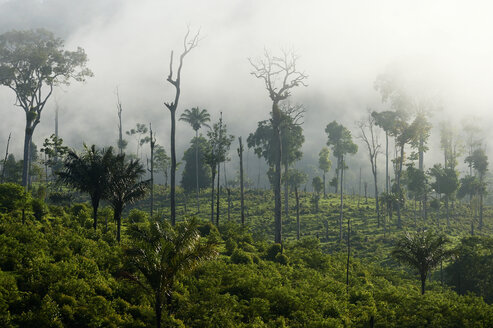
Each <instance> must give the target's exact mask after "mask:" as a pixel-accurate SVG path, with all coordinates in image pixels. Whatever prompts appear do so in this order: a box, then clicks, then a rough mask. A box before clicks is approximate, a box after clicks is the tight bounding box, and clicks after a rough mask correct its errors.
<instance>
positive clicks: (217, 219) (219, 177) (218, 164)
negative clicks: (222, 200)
mask: <svg viewBox="0 0 493 328" xmlns="http://www.w3.org/2000/svg"><path fill="white" fill-rule="evenodd" d="M220 170H221V163H217V190H216V194H217V197H216V226H218V227H219V215H220V213H219V211H220V208H219V197H220V195H219V193H220V192H221V185H220V184H219V180H221V172H220Z"/></svg>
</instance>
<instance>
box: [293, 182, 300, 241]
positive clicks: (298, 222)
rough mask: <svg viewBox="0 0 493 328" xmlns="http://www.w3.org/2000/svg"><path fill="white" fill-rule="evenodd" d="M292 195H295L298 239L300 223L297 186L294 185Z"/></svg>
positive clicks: (298, 237)
mask: <svg viewBox="0 0 493 328" xmlns="http://www.w3.org/2000/svg"><path fill="white" fill-rule="evenodd" d="M294 196H295V197H296V227H297V229H296V239H297V240H300V235H301V225H300V196H299V195H298V186H294Z"/></svg>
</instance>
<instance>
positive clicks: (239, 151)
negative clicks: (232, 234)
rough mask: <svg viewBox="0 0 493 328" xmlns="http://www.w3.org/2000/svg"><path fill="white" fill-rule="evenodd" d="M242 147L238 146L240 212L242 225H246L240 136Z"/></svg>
mask: <svg viewBox="0 0 493 328" xmlns="http://www.w3.org/2000/svg"><path fill="white" fill-rule="evenodd" d="M238 142H239V143H240V147H239V148H238V156H239V157H240V206H241V208H240V213H241V225H245V203H244V196H245V195H244V189H243V188H244V186H243V144H242V142H241V137H238Z"/></svg>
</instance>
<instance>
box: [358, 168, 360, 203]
mask: <svg viewBox="0 0 493 328" xmlns="http://www.w3.org/2000/svg"><path fill="white" fill-rule="evenodd" d="M360 200H361V167H360V168H359V187H358V208H359V204H360Z"/></svg>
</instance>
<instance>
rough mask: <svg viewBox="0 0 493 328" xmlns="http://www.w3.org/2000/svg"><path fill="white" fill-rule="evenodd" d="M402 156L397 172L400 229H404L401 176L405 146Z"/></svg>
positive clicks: (398, 223) (398, 222)
mask: <svg viewBox="0 0 493 328" xmlns="http://www.w3.org/2000/svg"><path fill="white" fill-rule="evenodd" d="M400 151H401V155H400V159H399V168H398V171H397V193H398V194H397V197H398V198H397V202H396V205H397V227H398V228H399V229H401V228H402V221H401V196H402V191H401V174H402V162H404V145H401V149H400Z"/></svg>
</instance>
